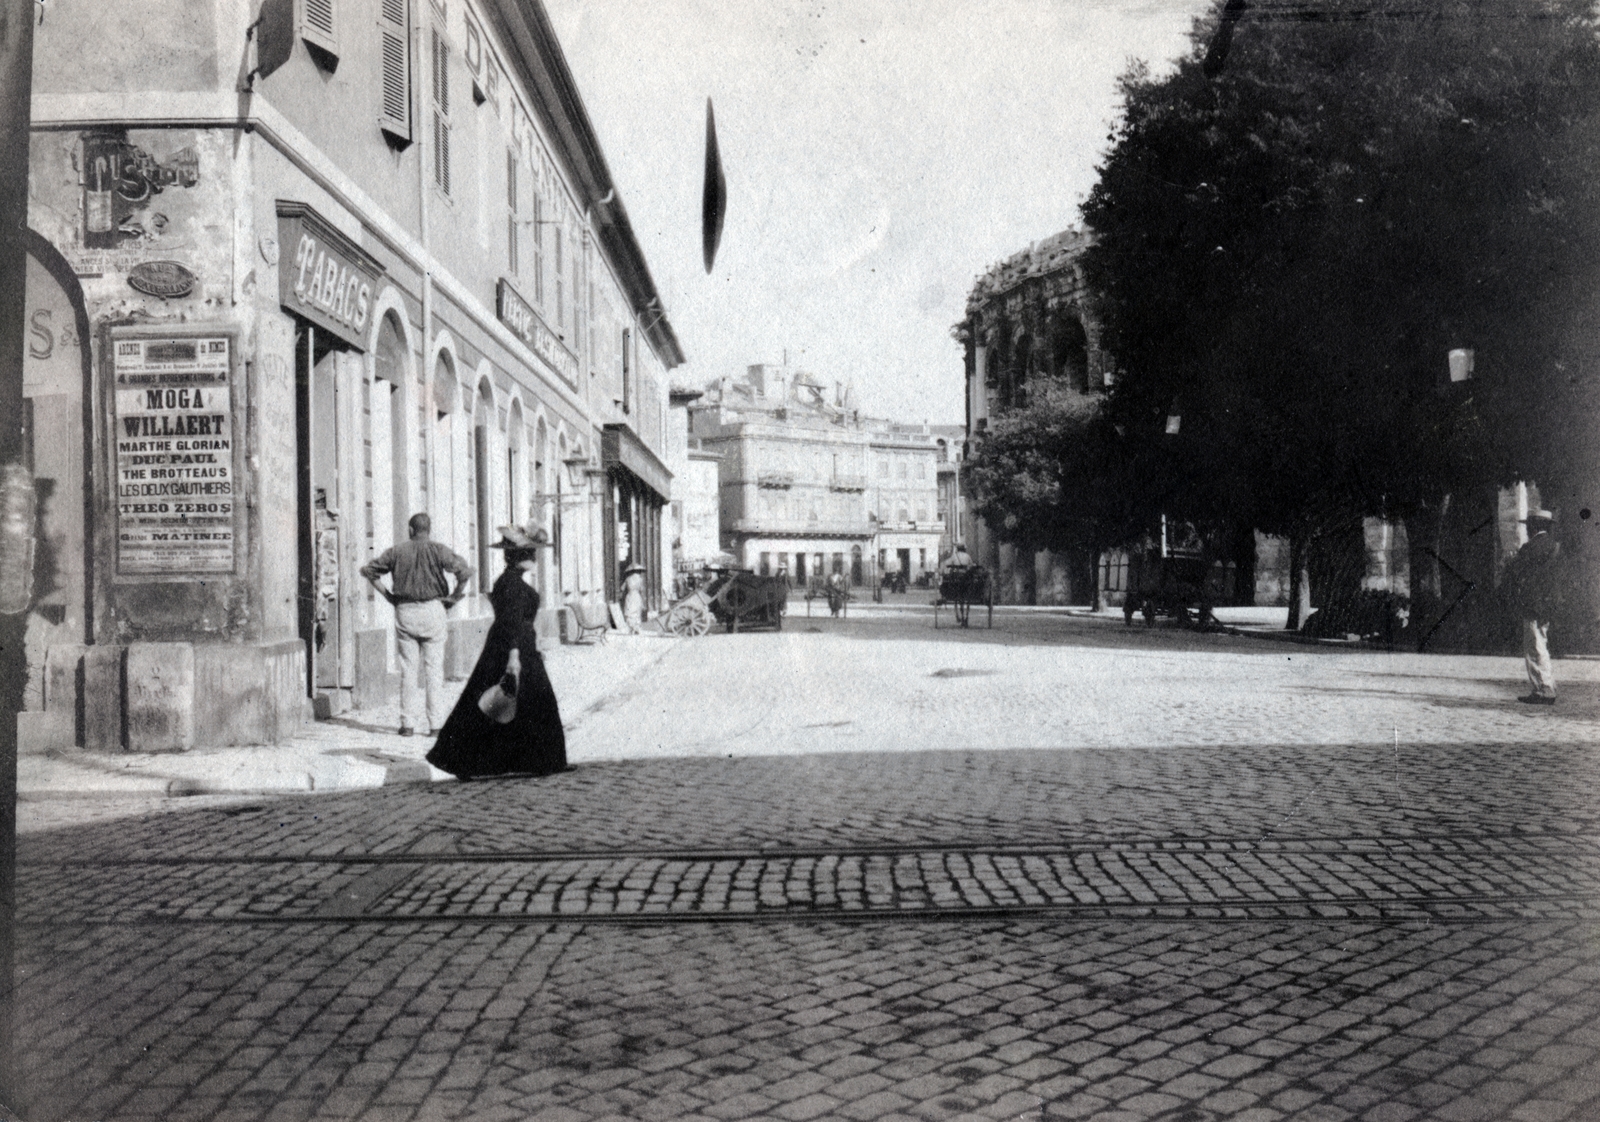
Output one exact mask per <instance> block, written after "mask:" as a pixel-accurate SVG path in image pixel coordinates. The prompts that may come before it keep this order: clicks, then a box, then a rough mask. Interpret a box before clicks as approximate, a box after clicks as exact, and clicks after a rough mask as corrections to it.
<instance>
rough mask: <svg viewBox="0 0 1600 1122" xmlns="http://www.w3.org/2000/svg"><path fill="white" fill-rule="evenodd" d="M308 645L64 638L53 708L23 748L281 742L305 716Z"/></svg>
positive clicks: (33, 722)
mask: <svg viewBox="0 0 1600 1122" xmlns="http://www.w3.org/2000/svg"><path fill="white" fill-rule="evenodd" d="M305 681H306V661H305V644H304V643H302V642H300V641H299V640H298V639H290V640H285V641H283V642H278V643H257V644H234V643H202V644H195V643H129V644H127V645H126V646H84V645H75V644H63V645H58V646H54V647H51V648H50V649H49V650H48V651H47V652H46V653H45V696H44V709H43V710H42V711H38V712H33V713H24V714H21V715H20V716H19V719H18V722H17V733H18V740H19V749H20V750H21V751H25V752H28V751H32V752H38V751H48V750H52V749H63V748H71V747H83V748H88V749H93V750H95V751H101V752H116V751H124V750H126V751H131V752H181V751H183V750H185V749H188V748H193V747H196V746H204V747H227V746H231V745H240V744H276V743H278V742H280V741H283V740H286V739H288V738H289V737H291V736H293V735H294V734H295V733H296V731H298V730H299V728H300V726H301V723H302V722H303V721H304V719H305V710H306V701H305V692H306V689H305Z"/></svg>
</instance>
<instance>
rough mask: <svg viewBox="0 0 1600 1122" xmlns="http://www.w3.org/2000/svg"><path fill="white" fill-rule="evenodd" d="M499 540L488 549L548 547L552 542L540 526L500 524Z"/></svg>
mask: <svg viewBox="0 0 1600 1122" xmlns="http://www.w3.org/2000/svg"><path fill="white" fill-rule="evenodd" d="M499 531H500V540H499V541H497V542H495V543H494V544H493V545H491V546H490V547H489V548H490V549H548V548H549V547H550V546H551V544H552V542H551V541H550V535H549V534H548V533H547V532H546V531H545V529H544V527H542V526H527V527H524V526H501V527H499Z"/></svg>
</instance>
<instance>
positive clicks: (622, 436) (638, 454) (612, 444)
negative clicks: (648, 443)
mask: <svg viewBox="0 0 1600 1122" xmlns="http://www.w3.org/2000/svg"><path fill="white" fill-rule="evenodd" d="M600 458H601V461H602V462H603V463H604V464H605V466H606V468H607V469H608V470H609V469H610V468H611V466H612V465H613V464H618V465H621V466H622V467H625V468H627V469H628V470H629V471H631V472H632V473H633V474H634V475H635V476H637V477H638V479H639V482H641V483H643V484H644V485H645V486H646V487H648V488H650V489H651V490H652V491H654V492H655V493H656V494H657V495H659V496H660V497H661V500H662V502H665V501H666V499H667V496H668V495H669V494H670V493H671V491H672V473H671V472H670V471H668V470H667V465H666V464H663V463H662V462H661V461H660V460H659V459H657V458H656V455H655V453H654V452H652V451H650V449H648V448H646V447H645V445H644V442H643V441H641V440H640V439H639V438H638V437H637V436H636V435H634V432H633V430H632V429H630V428H629V427H628V426H627V425H606V426H605V428H604V429H603V430H602V432H601V434H600Z"/></svg>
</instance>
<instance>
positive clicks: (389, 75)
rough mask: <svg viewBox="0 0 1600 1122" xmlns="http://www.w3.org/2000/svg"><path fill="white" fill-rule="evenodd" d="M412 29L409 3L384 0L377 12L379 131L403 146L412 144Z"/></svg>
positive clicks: (399, 0) (403, 0) (397, 0)
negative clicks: (409, 17) (379, 74)
mask: <svg viewBox="0 0 1600 1122" xmlns="http://www.w3.org/2000/svg"><path fill="white" fill-rule="evenodd" d="M409 25H410V21H409V19H408V13H407V11H406V0H382V3H381V4H380V6H379V9H378V53H379V56H380V65H381V67H382V74H381V81H380V88H379V91H378V93H379V97H378V105H379V112H378V127H379V128H381V129H383V131H384V132H386V133H387V134H389V136H390V137H392V138H393V139H394V140H396V141H398V142H400V144H401V145H402V146H403V145H406V144H410V143H411V140H412V137H411V51H410V47H409V44H410V39H411V36H410V34H409Z"/></svg>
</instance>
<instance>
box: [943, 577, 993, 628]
mask: <svg viewBox="0 0 1600 1122" xmlns="http://www.w3.org/2000/svg"><path fill="white" fill-rule="evenodd" d="M975 604H977V605H986V606H987V607H988V609H989V620H988V625H989V626H990V627H993V626H994V582H993V581H992V580H990V579H989V570H987V569H985V568H984V567H983V566H982V565H963V566H953V567H951V568H949V569H946V570H945V572H944V576H942V577H941V578H940V579H939V598H938V599H936V600H935V601H934V602H933V626H934V627H935V628H937V627H938V626H939V609H940V608H942V607H944V606H946V605H949V606H950V607H951V608H953V609H955V614H956V622H957V623H959V624H960V625H961V626H962V627H966V626H968V625H969V623H970V621H971V619H972V608H973V605H975Z"/></svg>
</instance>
